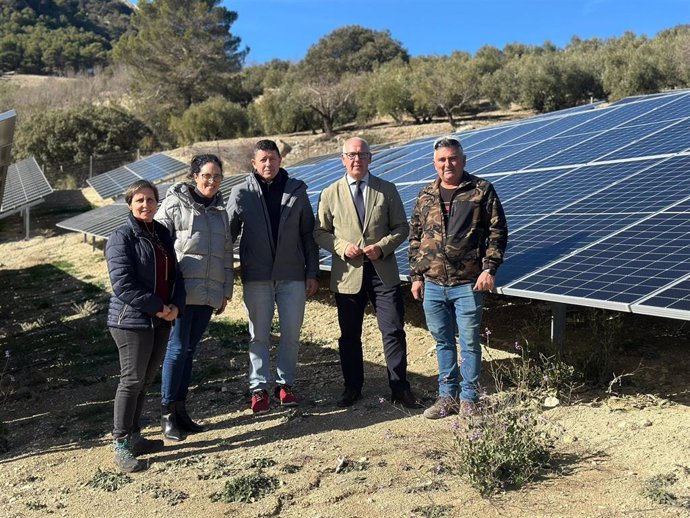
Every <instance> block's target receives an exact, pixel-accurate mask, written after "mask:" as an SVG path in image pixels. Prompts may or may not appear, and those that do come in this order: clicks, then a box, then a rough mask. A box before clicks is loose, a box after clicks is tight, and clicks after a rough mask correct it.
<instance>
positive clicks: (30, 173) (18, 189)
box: [0, 157, 53, 215]
mask: <svg viewBox="0 0 690 518" xmlns="http://www.w3.org/2000/svg"><path fill="white" fill-rule="evenodd" d="M51 192H53V188H52V187H51V186H50V184H49V183H48V180H46V177H45V175H44V174H43V171H41V168H40V167H39V166H38V163H36V159H34V158H33V157H31V158H27V159H26V160H22V161H21V162H17V163H16V164H12V165H11V166H9V167H8V169H7V184H6V187H5V193H4V195H3V197H2V203H1V204H0V215H7V214H9V213H11V212H14V211H17V210H19V209H21V208H23V207H27V206H30V205H33V204H35V203H37V202H39V201H43V197H44V196H47V195H48V194H50V193H51Z"/></svg>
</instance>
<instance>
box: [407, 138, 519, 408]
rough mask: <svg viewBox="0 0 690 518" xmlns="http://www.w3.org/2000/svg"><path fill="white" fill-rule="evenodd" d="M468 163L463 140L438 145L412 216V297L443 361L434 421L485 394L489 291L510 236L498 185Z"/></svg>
mask: <svg viewBox="0 0 690 518" xmlns="http://www.w3.org/2000/svg"><path fill="white" fill-rule="evenodd" d="M465 163H466V157H465V155H464V153H463V150H462V146H461V144H460V141H458V140H457V139H455V138H452V137H443V138H441V139H439V140H437V141H436V142H435V143H434V168H435V169H436V172H437V173H438V178H437V179H436V180H435V181H434V182H432V183H431V184H430V185H427V186H426V187H425V188H424V189H422V190H421V192H420V193H419V195H418V196H417V201H416V203H415V207H414V210H413V212H412V218H411V220H410V236H409V243H410V249H409V260H410V271H411V277H412V296H413V297H414V298H415V300H422V301H423V304H424V314H425V316H426V321H427V327H428V328H429V331H430V332H431V334H432V336H433V337H434V339H435V340H436V355H437V359H438V367H439V398H438V400H437V401H436V403H434V405H433V406H431V407H430V408H428V409H427V410H425V412H424V416H425V417H427V418H429V419H438V418H441V417H445V416H446V415H449V414H452V413H457V412H458V409H459V408H460V407H461V406H462V407H467V408H471V406H472V404H473V403H476V402H477V401H478V399H479V396H478V394H477V384H478V381H479V370H480V366H481V346H480V343H479V331H480V324H481V315H482V304H483V295H484V292H486V291H491V290H493V289H494V278H495V275H496V270H497V269H498V267H499V266H500V265H501V262H502V261H503V254H504V252H505V248H506V243H507V240H508V227H507V224H506V219H505V215H504V213H503V208H502V207H501V202H500V201H499V199H498V196H497V195H496V191H495V190H494V188H493V186H492V185H491V183H490V182H488V181H486V180H484V179H482V178H479V177H476V176H473V175H471V174H469V173H467V172H466V171H465V170H464V168H465ZM456 326H457V331H458V337H459V341H460V344H461V345H460V349H461V351H460V358H461V359H460V364H459V365H458V359H457V345H456V339H455V332H456ZM460 375H461V376H462V381H460V380H459V377H460ZM458 400H459V404H458Z"/></svg>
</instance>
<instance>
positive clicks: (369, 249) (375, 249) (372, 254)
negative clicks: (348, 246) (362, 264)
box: [362, 245, 383, 261]
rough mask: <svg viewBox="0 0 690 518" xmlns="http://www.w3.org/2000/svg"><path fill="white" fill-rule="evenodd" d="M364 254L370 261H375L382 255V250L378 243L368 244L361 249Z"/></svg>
mask: <svg viewBox="0 0 690 518" xmlns="http://www.w3.org/2000/svg"><path fill="white" fill-rule="evenodd" d="M362 251H363V252H364V254H365V255H366V256H367V257H368V258H369V260H370V261H376V260H378V259H380V258H381V256H383V250H381V247H380V246H379V245H369V246H365V247H364V250H362Z"/></svg>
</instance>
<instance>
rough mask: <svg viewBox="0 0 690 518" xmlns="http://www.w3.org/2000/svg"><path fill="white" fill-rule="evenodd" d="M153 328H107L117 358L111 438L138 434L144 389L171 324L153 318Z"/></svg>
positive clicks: (155, 368) (158, 361) (161, 351)
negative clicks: (117, 355)
mask: <svg viewBox="0 0 690 518" xmlns="http://www.w3.org/2000/svg"><path fill="white" fill-rule="evenodd" d="M154 320H155V322H156V326H155V327H154V328H153V329H116V328H114V327H111V328H110V334H111V335H112V336H113V339H114V340H115V344H116V345H117V351H118V353H119V355H120V383H119V384H118V386H117V392H116V393H115V412H114V419H113V421H114V426H113V437H114V438H116V439H118V438H121V437H125V436H127V435H129V434H130V433H131V432H133V431H139V430H140V425H139V418H140V417H141V410H142V408H143V406H144V399H145V398H146V389H147V387H148V386H149V385H150V384H151V382H152V381H153V378H154V377H155V375H156V372H158V369H159V367H160V365H161V361H162V360H163V355H164V354H165V346H166V345H167V343H168V336H170V323H169V322H165V321H163V320H159V319H154Z"/></svg>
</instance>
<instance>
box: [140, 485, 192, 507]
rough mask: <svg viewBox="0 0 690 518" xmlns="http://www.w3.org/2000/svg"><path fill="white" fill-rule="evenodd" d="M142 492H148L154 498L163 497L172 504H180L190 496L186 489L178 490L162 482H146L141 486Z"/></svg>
mask: <svg viewBox="0 0 690 518" xmlns="http://www.w3.org/2000/svg"><path fill="white" fill-rule="evenodd" d="M141 493H148V494H149V495H151V496H152V497H153V498H162V499H164V500H165V501H166V503H167V504H168V505H170V506H174V505H177V504H180V503H182V502H184V501H185V500H186V499H187V498H188V497H189V495H188V494H187V493H185V492H184V491H177V490H176V489H171V488H169V487H164V486H161V485H160V484H144V485H142V486H141Z"/></svg>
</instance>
